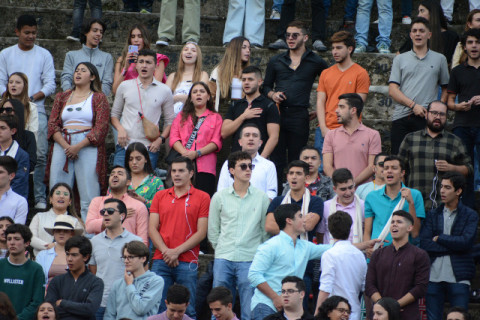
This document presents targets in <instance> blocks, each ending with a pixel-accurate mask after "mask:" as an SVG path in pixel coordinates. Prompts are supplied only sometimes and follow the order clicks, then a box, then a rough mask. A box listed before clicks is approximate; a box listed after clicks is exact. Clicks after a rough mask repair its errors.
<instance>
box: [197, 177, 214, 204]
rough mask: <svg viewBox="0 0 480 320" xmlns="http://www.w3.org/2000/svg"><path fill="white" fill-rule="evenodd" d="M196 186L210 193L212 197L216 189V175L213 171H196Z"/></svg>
mask: <svg viewBox="0 0 480 320" xmlns="http://www.w3.org/2000/svg"><path fill="white" fill-rule="evenodd" d="M194 186H195V188H197V189H199V190H202V191H205V192H206V193H208V194H209V195H210V198H211V197H212V196H213V194H214V193H215V190H216V188H215V187H216V186H215V176H214V175H213V174H211V173H206V172H195V183H194Z"/></svg>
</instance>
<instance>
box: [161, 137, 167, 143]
mask: <svg viewBox="0 0 480 320" xmlns="http://www.w3.org/2000/svg"><path fill="white" fill-rule="evenodd" d="M160 139H162V144H163V143H165V140H167V139H165V137H164V136H160Z"/></svg>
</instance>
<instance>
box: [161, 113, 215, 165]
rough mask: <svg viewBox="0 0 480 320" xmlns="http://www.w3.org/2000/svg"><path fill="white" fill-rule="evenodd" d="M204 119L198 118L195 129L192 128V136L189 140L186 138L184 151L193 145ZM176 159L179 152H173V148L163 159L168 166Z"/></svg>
mask: <svg viewBox="0 0 480 320" xmlns="http://www.w3.org/2000/svg"><path fill="white" fill-rule="evenodd" d="M205 118H206V117H200V118H198V121H197V124H196V126H195V128H193V131H192V134H191V135H190V138H188V141H187V144H186V145H185V149H187V150H188V149H190V148H191V147H192V145H193V142H194V141H195V139H196V138H197V133H198V130H199V129H200V127H201V125H202V124H203V122H204V121H205ZM177 157H180V152H178V151H177V150H175V149H174V148H172V149H171V150H170V152H169V153H168V155H167V157H166V158H165V162H166V163H167V164H168V165H171V164H172V162H173V160H175V159H176V158H177Z"/></svg>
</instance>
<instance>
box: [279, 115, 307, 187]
mask: <svg viewBox="0 0 480 320" xmlns="http://www.w3.org/2000/svg"><path fill="white" fill-rule="evenodd" d="M309 132H310V124H309V117H308V109H307V108H302V107H298V108H282V109H281V110H280V135H279V137H278V144H277V146H276V147H275V149H274V150H273V152H272V155H271V156H270V158H271V160H272V161H273V162H274V163H275V166H276V167H277V180H278V187H279V188H278V194H281V190H282V182H283V181H284V180H285V174H284V173H283V171H284V169H285V167H286V166H287V163H290V162H292V161H293V160H298V158H299V157H300V151H302V148H303V147H305V145H306V144H307V142H308V135H309ZM287 160H288V162H287Z"/></svg>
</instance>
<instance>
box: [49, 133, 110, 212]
mask: <svg viewBox="0 0 480 320" xmlns="http://www.w3.org/2000/svg"><path fill="white" fill-rule="evenodd" d="M68 131H69V132H74V131H76V130H68ZM87 133H88V132H82V133H79V134H72V135H71V139H72V140H71V145H75V144H78V143H80V141H82V140H83V139H84V138H85V137H86V136H87ZM65 160H66V156H65V152H64V150H63V148H62V147H61V146H60V145H59V144H58V143H56V142H55V144H54V146H53V154H52V163H51V166H50V185H51V186H52V187H53V186H54V185H55V184H56V183H58V182H64V183H67V184H68V185H70V186H73V184H74V183H76V184H77V188H78V193H79V194H80V206H81V214H82V219H83V221H86V220H87V212H88V206H89V205H90V202H91V201H92V199H93V198H95V197H98V196H100V184H99V183H98V175H97V171H96V164H97V148H96V147H92V146H87V147H84V148H82V149H81V150H80V151H79V152H78V159H76V160H70V159H69V160H68V173H67V172H65V171H63V166H64V165H65Z"/></svg>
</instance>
